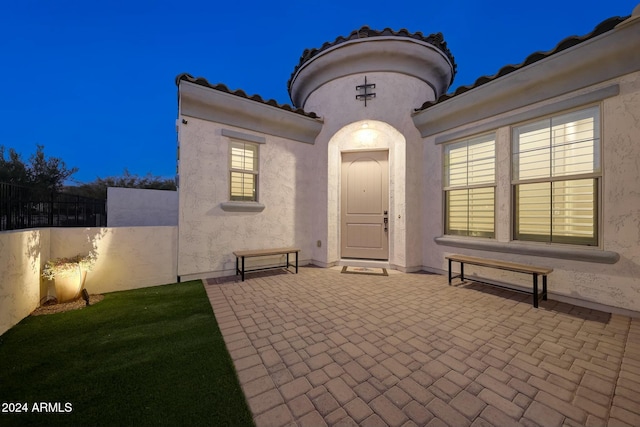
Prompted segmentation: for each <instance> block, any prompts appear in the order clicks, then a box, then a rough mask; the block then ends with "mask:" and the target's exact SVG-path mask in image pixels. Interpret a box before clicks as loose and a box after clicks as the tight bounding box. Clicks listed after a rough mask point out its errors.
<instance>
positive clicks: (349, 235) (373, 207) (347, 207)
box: [340, 151, 389, 260]
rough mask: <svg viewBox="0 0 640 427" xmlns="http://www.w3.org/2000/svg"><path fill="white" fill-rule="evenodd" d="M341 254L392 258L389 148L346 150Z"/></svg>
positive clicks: (343, 169)
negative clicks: (386, 149) (351, 151)
mask: <svg viewBox="0 0 640 427" xmlns="http://www.w3.org/2000/svg"><path fill="white" fill-rule="evenodd" d="M340 202H341V209H340V211H341V214H340V217H341V218H340V224H341V228H340V234H341V238H340V240H341V245H340V247H341V256H342V257H343V258H366V259H384V260H386V259H389V232H388V222H387V221H388V217H389V215H388V212H389V152H388V151H366V152H364V151H360V152H353V153H342V185H341V199H340Z"/></svg>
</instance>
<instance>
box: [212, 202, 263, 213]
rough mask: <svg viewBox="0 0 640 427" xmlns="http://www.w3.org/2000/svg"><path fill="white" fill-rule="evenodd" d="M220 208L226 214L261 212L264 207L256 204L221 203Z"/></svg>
mask: <svg viewBox="0 0 640 427" xmlns="http://www.w3.org/2000/svg"><path fill="white" fill-rule="evenodd" d="M220 207H221V208H222V210H223V211H226V212H262V211H263V210H264V207H265V206H264V205H263V204H262V203H258V202H223V203H220Z"/></svg>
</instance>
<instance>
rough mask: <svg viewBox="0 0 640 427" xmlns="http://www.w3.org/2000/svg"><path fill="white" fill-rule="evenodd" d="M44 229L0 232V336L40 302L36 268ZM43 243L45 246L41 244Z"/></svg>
mask: <svg viewBox="0 0 640 427" xmlns="http://www.w3.org/2000/svg"><path fill="white" fill-rule="evenodd" d="M48 234H49V231H48V230H46V229H45V230H28V231H7V232H3V233H0V334H2V333H4V332H5V331H6V330H7V329H9V328H10V327H12V326H13V325H15V324H16V323H18V322H19V321H20V320H22V319H23V318H24V317H26V316H28V315H29V313H31V312H32V311H33V310H34V309H35V308H36V307H37V306H38V304H39V302H40V292H41V290H40V267H41V265H42V264H43V263H44V261H43V258H44V257H46V256H47V255H46V254H45V256H44V257H42V256H41V254H42V252H43V246H44V249H45V252H46V249H48V247H47V245H46V243H47V242H48ZM43 243H45V244H44V245H43Z"/></svg>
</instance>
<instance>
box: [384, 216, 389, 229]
mask: <svg viewBox="0 0 640 427" xmlns="http://www.w3.org/2000/svg"><path fill="white" fill-rule="evenodd" d="M383 221H384V231H385V232H386V231H389V215H388V212H387V211H384V219H383Z"/></svg>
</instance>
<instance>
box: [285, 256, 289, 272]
mask: <svg viewBox="0 0 640 427" xmlns="http://www.w3.org/2000/svg"><path fill="white" fill-rule="evenodd" d="M285 268H286V269H287V270H288V269H289V254H287V266H286V267H285Z"/></svg>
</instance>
